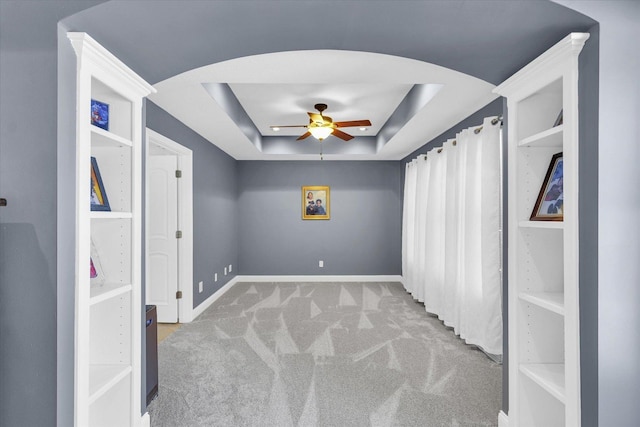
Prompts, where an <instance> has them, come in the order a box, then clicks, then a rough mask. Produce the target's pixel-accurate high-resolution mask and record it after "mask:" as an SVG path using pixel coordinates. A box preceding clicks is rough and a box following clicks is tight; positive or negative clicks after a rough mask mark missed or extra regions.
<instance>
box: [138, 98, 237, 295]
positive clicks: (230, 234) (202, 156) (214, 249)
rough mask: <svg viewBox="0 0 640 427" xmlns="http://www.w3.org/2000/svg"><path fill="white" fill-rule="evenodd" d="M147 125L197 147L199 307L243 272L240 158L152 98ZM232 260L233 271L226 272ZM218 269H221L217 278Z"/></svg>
mask: <svg viewBox="0 0 640 427" xmlns="http://www.w3.org/2000/svg"><path fill="white" fill-rule="evenodd" d="M147 127H148V128H150V129H153V130H154V131H156V132H158V133H160V134H162V135H164V136H166V137H167V138H169V139H171V140H173V141H175V142H177V143H178V144H181V145H183V146H185V147H187V148H189V149H191V150H192V151H193V231H194V236H193V306H194V307H197V306H198V305H199V304H200V303H201V302H202V301H204V300H205V299H207V298H208V297H209V296H211V294H213V293H214V292H215V291H217V290H218V289H220V288H221V287H222V286H223V285H224V284H225V283H227V282H228V281H229V280H231V279H232V278H233V277H235V275H236V274H237V272H238V271H239V270H238V269H236V267H237V266H238V243H237V233H238V207H237V201H236V199H237V193H238V190H237V173H236V168H237V166H236V165H237V162H236V161H235V160H234V159H233V158H232V157H230V156H229V155H228V154H226V153H225V152H223V151H222V150H220V149H219V148H218V147H216V146H214V145H213V144H211V143H210V142H209V141H207V140H205V139H204V138H202V137H201V136H200V135H198V134H197V133H195V132H194V131H192V130H191V129H189V128H187V127H186V126H185V125H183V124H182V123H181V122H179V121H178V120H176V119H175V118H173V117H172V116H170V115H169V114H168V113H167V112H165V111H164V110H163V109H161V108H160V107H158V106H157V105H155V104H154V103H153V102H150V101H147ZM229 264H232V265H233V272H232V273H229V274H228V275H227V276H225V275H224V267H228V266H229ZM214 273H218V281H217V282H215V283H214V281H213V277H214V276H213V275H214ZM200 281H203V282H204V291H203V292H202V293H200V292H198V282H200Z"/></svg>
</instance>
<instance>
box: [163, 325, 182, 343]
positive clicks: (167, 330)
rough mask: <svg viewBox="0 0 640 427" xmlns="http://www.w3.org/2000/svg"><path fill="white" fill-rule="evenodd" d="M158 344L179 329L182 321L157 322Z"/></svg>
mask: <svg viewBox="0 0 640 427" xmlns="http://www.w3.org/2000/svg"><path fill="white" fill-rule="evenodd" d="M157 325H158V344H159V343H161V342H162V341H164V340H166V339H167V338H169V335H171V334H172V333H174V332H175V331H177V330H178V329H180V327H181V326H182V323H158V324H157Z"/></svg>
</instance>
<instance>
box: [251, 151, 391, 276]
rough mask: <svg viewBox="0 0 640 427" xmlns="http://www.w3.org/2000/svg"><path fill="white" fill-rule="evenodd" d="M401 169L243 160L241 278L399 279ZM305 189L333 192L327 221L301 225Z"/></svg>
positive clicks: (386, 164) (383, 165) (382, 165)
mask: <svg viewBox="0 0 640 427" xmlns="http://www.w3.org/2000/svg"><path fill="white" fill-rule="evenodd" d="M400 170H401V167H400V165H399V163H398V162H339V161H338V162H336V161H334V162H329V161H314V162H253V161H244V162H239V185H238V186H239V190H240V193H239V197H238V215H239V218H240V229H239V233H238V240H239V245H240V270H239V271H240V274H245V275H253V274H256V275H258V274H265V275H296V274H319V275H334V274H336V275H343V274H345V275H399V274H401V235H402V232H401V231H402V193H401V180H400ZM303 185H328V186H330V187H331V190H330V194H331V219H330V220H327V221H325V220H313V221H312V220H302V208H301V197H302V191H301V187H302V186H303ZM319 260H323V261H324V268H319V267H318V261H319Z"/></svg>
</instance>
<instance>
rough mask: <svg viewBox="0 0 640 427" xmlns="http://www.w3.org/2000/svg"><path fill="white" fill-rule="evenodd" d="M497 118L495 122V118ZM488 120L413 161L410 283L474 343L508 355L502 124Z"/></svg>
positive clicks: (408, 202)
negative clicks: (503, 265)
mask: <svg viewBox="0 0 640 427" xmlns="http://www.w3.org/2000/svg"><path fill="white" fill-rule="evenodd" d="M492 121H493V122H494V123H495V124H492ZM496 122H497V120H495V118H487V119H485V120H484V123H483V124H482V129H481V130H480V131H478V128H470V129H466V130H464V131H462V132H460V133H459V134H458V135H456V139H455V140H449V141H447V142H445V143H444V144H443V146H442V147H441V148H434V149H432V150H431V151H429V152H428V153H427V154H426V155H421V156H419V157H418V158H416V159H414V160H413V161H411V162H410V163H408V164H407V166H406V171H405V172H406V173H405V189H404V203H403V209H404V210H403V224H402V269H403V270H402V273H403V278H404V284H405V288H406V289H407V291H408V292H410V293H411V294H412V295H413V296H414V298H415V299H417V300H418V301H420V302H423V303H424V306H425V310H426V311H428V312H429V313H433V314H436V315H437V316H438V317H439V318H440V319H441V320H442V321H443V322H444V324H445V325H447V326H450V327H453V329H454V331H455V333H456V334H458V335H460V337H461V338H462V339H464V340H465V341H466V342H467V343H469V344H474V345H477V346H479V347H481V348H482V349H483V350H484V351H486V352H487V353H490V354H496V355H500V354H502V289H501V286H502V284H501V274H500V272H501V241H500V228H501V211H502V210H501V175H500V164H501V161H500V141H501V132H500V126H499V125H498V124H497V123H496Z"/></svg>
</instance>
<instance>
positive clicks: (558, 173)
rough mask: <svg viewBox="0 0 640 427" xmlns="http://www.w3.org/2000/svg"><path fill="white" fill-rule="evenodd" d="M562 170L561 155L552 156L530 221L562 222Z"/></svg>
mask: <svg viewBox="0 0 640 427" xmlns="http://www.w3.org/2000/svg"><path fill="white" fill-rule="evenodd" d="M563 170H564V168H563V162H562V153H557V154H554V155H553V157H552V158H551V163H550V164H549V169H548V170H547V174H546V176H545V178H544V181H543V183H542V188H540V193H539V194H538V199H537V200H536V205H535V206H534V208H533V212H532V213H531V221H562V219H563V209H564V193H563V178H564V176H563Z"/></svg>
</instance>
